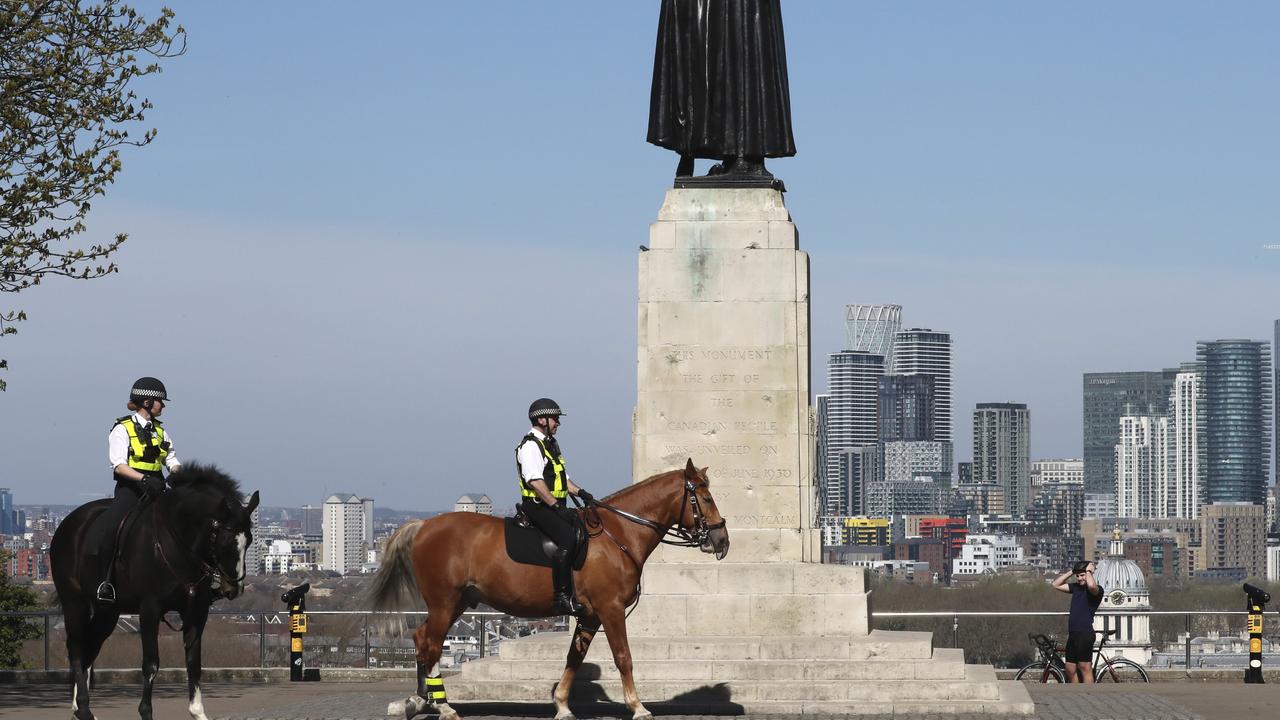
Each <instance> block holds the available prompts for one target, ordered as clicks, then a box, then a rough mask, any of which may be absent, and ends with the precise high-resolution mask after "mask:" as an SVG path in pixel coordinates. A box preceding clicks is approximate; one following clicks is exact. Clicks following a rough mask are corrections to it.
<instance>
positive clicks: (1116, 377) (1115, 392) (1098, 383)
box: [1084, 370, 1178, 495]
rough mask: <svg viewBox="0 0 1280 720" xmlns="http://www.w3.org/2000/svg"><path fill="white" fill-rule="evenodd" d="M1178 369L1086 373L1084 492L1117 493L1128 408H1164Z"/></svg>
mask: <svg viewBox="0 0 1280 720" xmlns="http://www.w3.org/2000/svg"><path fill="white" fill-rule="evenodd" d="M1177 374H1178V371H1177V370H1158V371H1154V372H1146V371H1143V372H1108V373H1085V374H1084V491H1085V492H1087V493H1108V494H1111V495H1115V493H1116V443H1117V442H1119V441H1120V416H1121V415H1123V414H1124V410H1125V407H1126V406H1128V405H1132V406H1134V407H1138V408H1145V407H1148V406H1152V407H1156V408H1164V407H1165V405H1166V404H1167V403H1168V402H1169V392H1170V390H1172V389H1173V378H1174V376H1175V375H1177Z"/></svg>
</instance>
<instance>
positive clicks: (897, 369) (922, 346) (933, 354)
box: [887, 328, 951, 443]
mask: <svg viewBox="0 0 1280 720" xmlns="http://www.w3.org/2000/svg"><path fill="white" fill-rule="evenodd" d="M887 372H890V373H893V374H894V375H928V376H930V377H932V378H933V428H934V430H933V437H932V438H929V439H930V440H937V441H939V442H946V443H949V442H951V333H949V332H946V331H943V330H930V329H928V328H911V329H910V330H903V331H901V332H899V333H897V334H896V335H895V336H894V339H893V356H892V357H891V358H890V367H889V368H888V370H887Z"/></svg>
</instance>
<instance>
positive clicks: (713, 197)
mask: <svg viewBox="0 0 1280 720" xmlns="http://www.w3.org/2000/svg"><path fill="white" fill-rule="evenodd" d="M638 326H639V342H638V352H639V357H638V362H639V373H638V384H637V396H636V410H635V426H634V433H633V454H632V465H633V473H632V475H633V477H634V479H635V481H637V482H638V481H640V480H643V479H644V478H646V477H649V476H651V475H655V474H657V473H660V472H664V471H667V470H671V469H672V468H676V467H680V466H683V465H684V463H685V459H686V458H689V457H692V458H693V461H694V463H695V464H697V465H698V466H700V467H701V466H708V467H709V468H710V471H709V477H710V480H711V485H712V493H713V494H714V495H715V498H716V504H717V505H718V506H719V507H720V511H721V513H722V514H723V515H724V517H725V519H726V520H727V521H728V523H729V525H728V527H729V531H730V538H731V540H732V543H733V544H732V548H731V552H730V562H738V563H742V562H781V561H792V562H794V561H801V562H804V561H807V562H815V561H818V560H819V559H820V558H819V557H818V553H819V552H820V549H821V548H820V544H819V543H820V538H819V536H818V533H816V532H815V531H814V530H813V526H814V523H813V516H814V499H815V492H814V488H813V482H812V451H811V448H812V439H813V432H812V427H813V420H812V418H811V417H810V412H809V256H808V255H807V254H805V253H804V252H802V251H801V250H799V248H798V245H797V237H796V228H795V225H793V224H792V223H791V217H790V215H788V214H787V209H786V207H785V206H784V205H783V203H782V193H780V192H778V191H776V190H767V189H752V190H728V189H701V190H688V189H683V190H682V189H675V190H668V191H667V196H666V200H665V202H663V204H662V209H661V211H660V212H659V213H658V220H657V221H656V222H654V223H653V224H652V225H651V226H650V228H649V250H648V251H647V252H641V253H640V296H639V322H638ZM655 559H656V560H660V561H661V560H665V559H666V557H665V556H659V557H657V558H655ZM671 559H672V560H676V561H678V562H690V561H693V559H691V558H690V557H689V556H688V554H687V553H686V554H678V555H677V557H672V558H671Z"/></svg>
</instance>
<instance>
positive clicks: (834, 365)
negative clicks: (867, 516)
mask: <svg viewBox="0 0 1280 720" xmlns="http://www.w3.org/2000/svg"><path fill="white" fill-rule="evenodd" d="M884 366H885V357H884V355H880V354H878V353H867V352H856V351H853V350H844V351H841V352H838V353H832V354H831V356H830V357H829V358H828V360H827V387H828V388H829V391H828V392H827V396H826V400H825V401H824V403H823V405H822V406H820V408H819V411H820V412H822V410H823V408H824V407H825V412H822V421H821V424H822V427H823V429H824V430H825V436H824V439H823V441H822V444H823V447H824V451H825V458H823V460H824V461H825V463H826V466H825V467H824V468H823V477H824V478H825V480H826V487H824V488H823V497H824V498H826V500H827V505H826V507H825V508H824V513H825V514H827V515H840V514H844V513H843V512H838V511H840V510H843V509H844V508H845V507H846V506H847V505H848V504H849V503H848V502H847V500H848V498H850V497H851V489H850V488H848V487H845V485H847V479H848V476H849V473H847V472H846V473H842V472H840V467H841V466H840V461H841V459H840V453H841V451H843V450H849V449H851V448H857V447H865V446H874V445H875V444H876V441H877V440H878V439H879V430H880V428H879V402H880V395H879V389H880V386H879V381H880V377H881V376H883V375H884Z"/></svg>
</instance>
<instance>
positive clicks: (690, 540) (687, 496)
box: [573, 479, 725, 617]
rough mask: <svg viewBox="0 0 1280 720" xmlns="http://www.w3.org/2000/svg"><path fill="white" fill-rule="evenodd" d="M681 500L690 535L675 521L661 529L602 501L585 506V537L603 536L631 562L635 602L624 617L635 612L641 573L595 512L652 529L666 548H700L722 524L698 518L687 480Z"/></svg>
mask: <svg viewBox="0 0 1280 720" xmlns="http://www.w3.org/2000/svg"><path fill="white" fill-rule="evenodd" d="M573 497H574V499H575V500H577V496H573ZM685 500H688V501H689V506H690V509H691V510H692V511H693V522H694V530H693V531H692V532H690V531H688V530H685V529H684V527H683V526H682V525H680V524H679V521H677V522H676V524H675V525H668V526H662V525H659V524H658V523H656V522H654V521H652V520H649V519H648V518H642V517H640V516H639V515H636V514H635V513H631V512H628V511H626V510H623V509H622V508H620V507H616V506H613V505H610V504H609V503H607V502H604V501H603V500H596V499H594V498H592V499H591V500H590V501H588V502H587V503H586V506H587V507H586V510H587V513H586V515H587V522H586V526H587V536H588V537H598V536H599V535H600V533H604V534H605V536H607V537H608V538H609V539H610V540H612V541H613V544H614V545H617V546H618V549H619V550H621V551H622V554H623V555H626V556H627V559H628V560H630V561H631V564H632V565H633V566H635V569H636V599H635V600H634V601H633V602H632V603H631V608H630V609H629V610H627V615H626V617H630V616H631V611H632V610H635V608H636V606H637V605H639V604H640V596H641V595H642V594H643V589H642V587H641V584H640V581H641V576H642V575H643V574H644V573H643V570H642V566H641V564H640V561H639V560H636V558H635V556H634V555H632V554H631V549H630V548H628V547H627V545H626V544H625V543H622V542H619V540H618V539H617V538H616V537H614V536H613V533H611V532H609V528H608V527H607V526H606V525H605V524H604V523H603V522H601V520H600V513H599V512H598V511H597V510H596V508H597V507H602V508H604V509H605V510H608V511H609V512H611V513H614V514H615V515H619V516H621V517H623V518H626V519H627V520H630V521H631V522H633V523H636V524H637V525H643V526H645V527H647V528H650V529H652V530H653V531H654V532H656V533H658V542H660V543H663V544H666V545H675V546H677V547H702V545H704V544H705V543H706V542H707V540H708V538H709V536H710V534H711V531H712V530H718V529H720V528H723V527H724V526H725V521H724V520H723V519H722V520H721V521H720V522H718V523H707V518H706V516H704V515H703V514H702V510H701V509H700V508H699V507H698V494H697V492H696V489H695V488H694V486H693V482H692V481H691V480H688V479H686V480H685V481H684V497H683V498H681V499H680V505H681V506H683V505H684V501H685ZM593 521H594V522H593ZM593 527H599V528H600V530H599V531H598V532H596V533H594V534H593V533H592V532H591V528H593ZM671 535H674V536H675V537H676V538H677V539H674V540H672V539H669V536H671Z"/></svg>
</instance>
